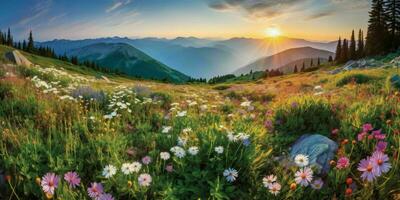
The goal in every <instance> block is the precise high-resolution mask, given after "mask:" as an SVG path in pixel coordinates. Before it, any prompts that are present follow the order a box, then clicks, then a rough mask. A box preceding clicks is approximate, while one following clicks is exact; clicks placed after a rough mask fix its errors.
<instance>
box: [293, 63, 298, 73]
mask: <svg viewBox="0 0 400 200" xmlns="http://www.w3.org/2000/svg"><path fill="white" fill-rule="evenodd" d="M297 72H298V70H297V65H294V70H293V73H297Z"/></svg>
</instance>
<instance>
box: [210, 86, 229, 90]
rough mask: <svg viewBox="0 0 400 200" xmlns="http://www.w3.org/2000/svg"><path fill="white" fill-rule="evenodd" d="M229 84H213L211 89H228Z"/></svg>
mask: <svg viewBox="0 0 400 200" xmlns="http://www.w3.org/2000/svg"><path fill="white" fill-rule="evenodd" d="M230 87H231V86H229V85H218V86H215V87H213V89H214V90H227V89H229V88H230Z"/></svg>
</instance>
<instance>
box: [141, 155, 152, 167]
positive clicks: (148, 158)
mask: <svg viewBox="0 0 400 200" xmlns="http://www.w3.org/2000/svg"><path fill="white" fill-rule="evenodd" d="M142 163H143V164H145V165H148V164H150V163H151V157H150V156H145V157H143V158H142Z"/></svg>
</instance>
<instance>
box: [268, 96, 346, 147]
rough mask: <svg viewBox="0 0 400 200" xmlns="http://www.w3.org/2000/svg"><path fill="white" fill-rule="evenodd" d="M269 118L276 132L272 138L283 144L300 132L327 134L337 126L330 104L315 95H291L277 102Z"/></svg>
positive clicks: (286, 143) (336, 119) (335, 116)
mask: <svg viewBox="0 0 400 200" xmlns="http://www.w3.org/2000/svg"><path fill="white" fill-rule="evenodd" d="M271 120H272V121H273V129H274V131H276V133H277V135H276V137H275V138H274V139H275V140H279V142H278V143H279V144H284V145H289V144H290V143H292V142H294V140H296V139H297V138H298V137H299V136H301V135H302V134H311V133H319V134H322V135H326V136H329V134H330V131H331V130H333V129H334V128H336V127H338V126H339V119H338V116H337V114H336V113H335V111H334V110H333V109H332V105H331V104H330V103H329V102H328V101H327V100H326V99H324V98H323V97H317V96H299V97H293V98H290V99H288V100H286V101H284V102H282V103H279V104H278V105H277V108H276V109H275V113H274V116H273V117H272V119H271ZM269 123H271V122H269Z"/></svg>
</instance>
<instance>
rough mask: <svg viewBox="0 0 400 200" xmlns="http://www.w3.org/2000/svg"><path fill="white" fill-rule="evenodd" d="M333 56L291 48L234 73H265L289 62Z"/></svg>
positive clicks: (313, 50)
mask: <svg viewBox="0 0 400 200" xmlns="http://www.w3.org/2000/svg"><path fill="white" fill-rule="evenodd" d="M334 55H335V54H334V53H332V52H330V51H326V50H321V49H315V48H312V47H300V48H292V49H288V50H285V51H282V52H280V53H277V54H274V55H271V56H267V57H263V58H260V59H258V60H256V61H254V62H252V63H250V64H248V65H246V66H244V67H242V68H240V69H238V70H236V71H235V72H234V74H236V75H240V74H247V73H249V72H251V71H253V72H255V71H265V70H267V69H268V70H272V69H278V68H280V67H283V66H285V65H287V64H289V63H291V62H294V61H297V60H300V59H306V58H321V59H328V58H329V56H334Z"/></svg>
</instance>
